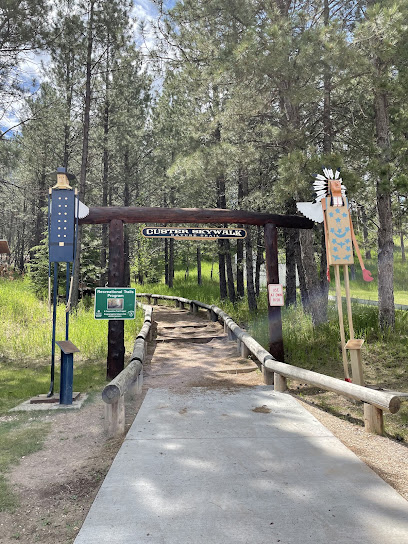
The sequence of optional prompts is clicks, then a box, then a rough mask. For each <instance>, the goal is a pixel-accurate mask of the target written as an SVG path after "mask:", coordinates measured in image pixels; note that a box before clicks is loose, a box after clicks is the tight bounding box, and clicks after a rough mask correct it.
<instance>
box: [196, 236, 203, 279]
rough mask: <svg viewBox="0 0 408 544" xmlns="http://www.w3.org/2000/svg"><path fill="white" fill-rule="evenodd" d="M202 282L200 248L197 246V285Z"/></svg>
mask: <svg viewBox="0 0 408 544" xmlns="http://www.w3.org/2000/svg"><path fill="white" fill-rule="evenodd" d="M202 283H203V281H202V278H201V248H200V246H197V285H201V284H202Z"/></svg>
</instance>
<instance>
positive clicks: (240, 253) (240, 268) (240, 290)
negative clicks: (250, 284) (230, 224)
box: [237, 225, 245, 298]
mask: <svg viewBox="0 0 408 544" xmlns="http://www.w3.org/2000/svg"><path fill="white" fill-rule="evenodd" d="M238 228H242V225H238ZM244 296H245V284H244V240H237V297H238V298H243V297H244Z"/></svg>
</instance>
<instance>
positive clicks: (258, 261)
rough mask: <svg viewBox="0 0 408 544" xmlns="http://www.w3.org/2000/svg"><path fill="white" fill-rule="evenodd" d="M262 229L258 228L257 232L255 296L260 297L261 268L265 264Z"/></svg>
mask: <svg viewBox="0 0 408 544" xmlns="http://www.w3.org/2000/svg"><path fill="white" fill-rule="evenodd" d="M262 230H263V229H262V228H261V226H260V225H258V226H257V230H256V264H255V294H256V296H257V297H259V290H260V283H261V266H262V265H263V263H264V261H265V260H264V256H263V252H264V246H263V243H262Z"/></svg>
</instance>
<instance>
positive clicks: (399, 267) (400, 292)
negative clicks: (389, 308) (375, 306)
mask: <svg viewBox="0 0 408 544" xmlns="http://www.w3.org/2000/svg"><path fill="white" fill-rule="evenodd" d="M364 265H365V267H366V268H367V269H368V270H370V272H371V273H372V276H373V278H374V281H371V282H366V281H364V280H363V275H362V272H361V268H360V266H359V264H358V262H356V279H355V280H351V281H350V290H351V296H352V298H360V299H365V300H378V269H377V266H378V265H377V259H376V258H375V259H365V260H364ZM331 277H332V280H331V283H330V294H331V295H335V294H336V288H335V284H334V272H333V271H332V270H331ZM341 284H342V293H343V296H344V295H345V291H344V283H343V273H342V270H341ZM407 284H408V262H405V263H403V262H401V258H400V256H399V255H398V256H396V257H395V258H394V302H395V304H404V305H406V306H408V289H407Z"/></svg>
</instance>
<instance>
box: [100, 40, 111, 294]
mask: <svg viewBox="0 0 408 544" xmlns="http://www.w3.org/2000/svg"><path fill="white" fill-rule="evenodd" d="M106 56H107V58H106V64H107V65H108V64H109V48H108V49H107V51H106ZM102 164H103V166H102V168H103V174H102V206H104V207H105V206H107V205H108V184H109V72H108V70H106V73H105V107H104V112H103V159H102ZM107 247H108V225H106V224H103V225H102V245H101V260H100V266H101V278H100V285H101V286H104V285H106V283H107V281H108V270H107Z"/></svg>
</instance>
